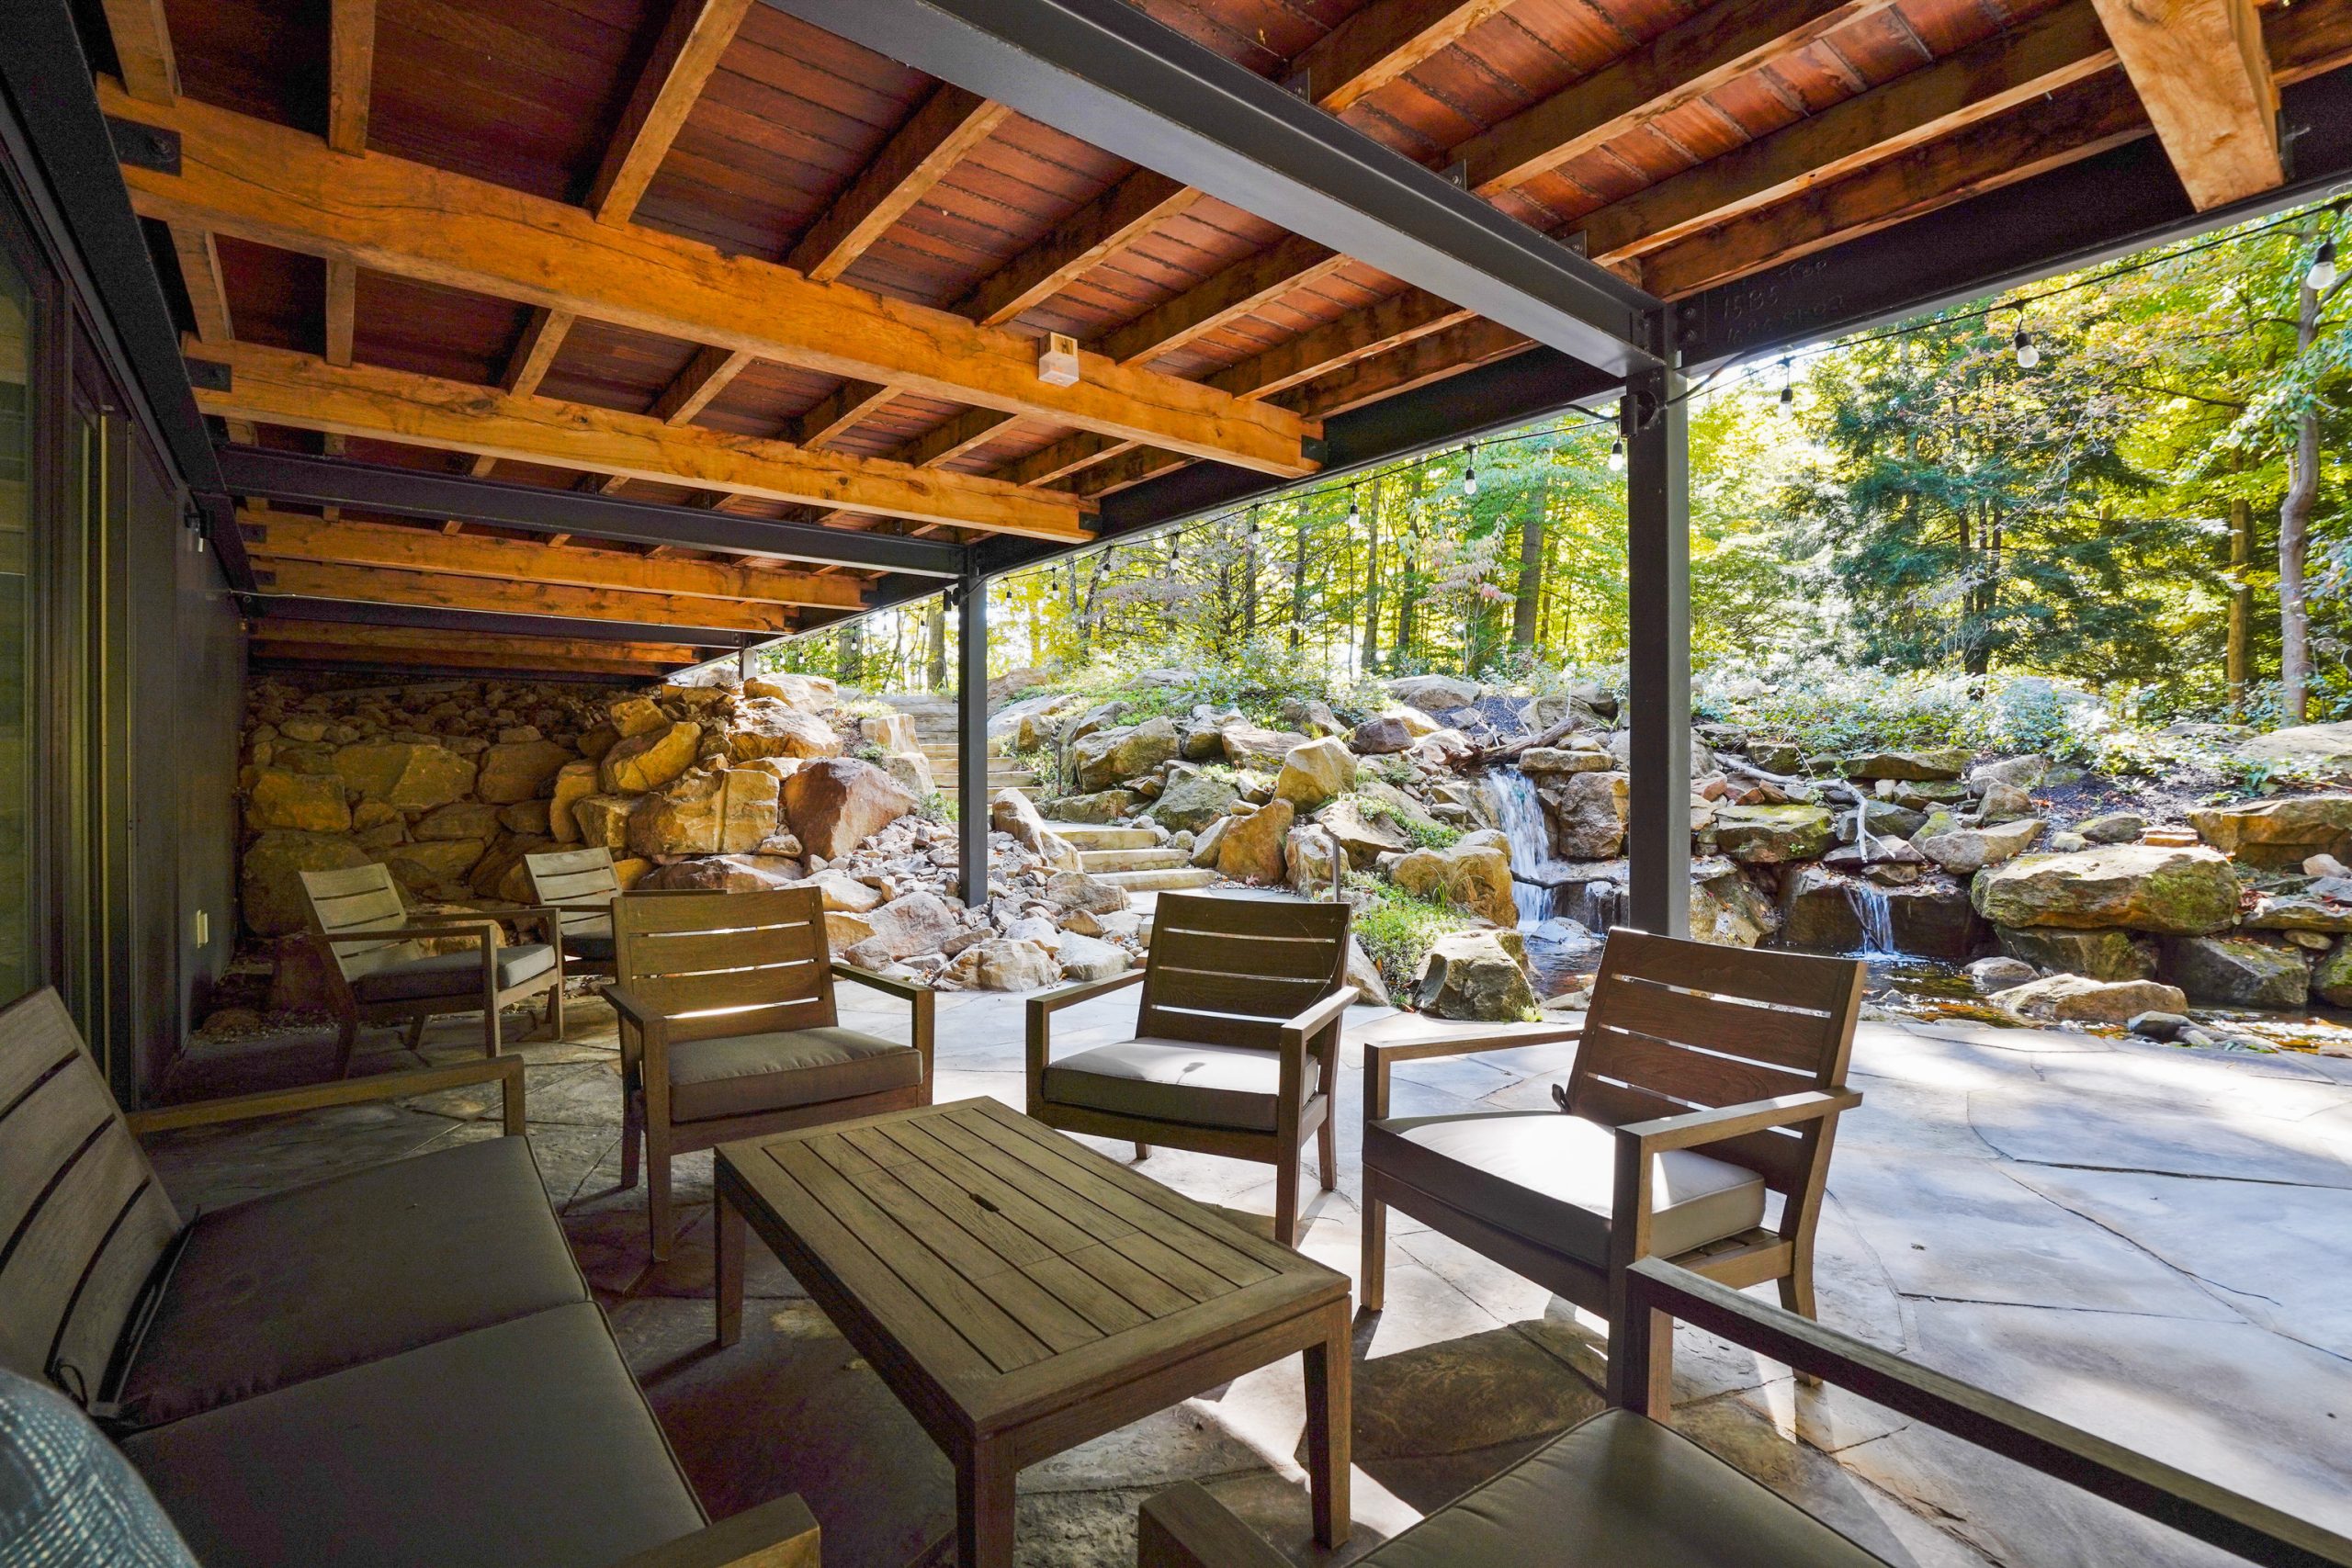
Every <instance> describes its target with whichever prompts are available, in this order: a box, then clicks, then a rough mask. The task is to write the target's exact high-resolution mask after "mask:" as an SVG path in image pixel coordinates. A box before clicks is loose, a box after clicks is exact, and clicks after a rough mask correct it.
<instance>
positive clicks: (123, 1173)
mask: <svg viewBox="0 0 2352 1568" xmlns="http://www.w3.org/2000/svg"><path fill="white" fill-rule="evenodd" d="M179 1228H180V1219H179V1215H178V1213H176V1212H175V1210H174V1209H173V1207H172V1201H171V1199H170V1198H169V1197H167V1196H165V1194H164V1189H163V1185H162V1184H161V1183H160V1182H158V1181H157V1180H156V1179H155V1172H154V1169H153V1167H151V1166H150V1165H149V1164H148V1163H147V1156H145V1155H144V1154H143V1153H141V1151H140V1147H139V1145H138V1143H137V1142H136V1141H135V1140H134V1139H133V1138H132V1137H131V1135H130V1128H129V1126H127V1125H126V1124H125V1123H124V1122H123V1119H122V1114H121V1112H120V1111H119V1110H117V1109H116V1106H115V1103H114V1096H113V1095H112V1094H111V1093H109V1092H108V1091H107V1086H106V1080H105V1079H104V1078H102V1077H99V1075H98V1069H97V1065H96V1063H94V1062H93V1061H91V1059H90V1054H89V1052H88V1050H87V1049H85V1047H84V1045H83V1043H82V1038H81V1035H80V1034H79V1032H76V1031H75V1029H74V1020H73V1018H72V1017H71V1016H70V1015H68V1014H67V1012H66V1010H65V1004H64V1003H63V1002H62V1001H61V1000H60V999H59V998H58V995H57V993H56V992H55V991H52V990H49V989H46V988H44V989H41V990H39V991H35V992H33V993H31V994H30V995H28V996H25V997H21V998H18V999H17V1001H15V1002H14V1003H12V1004H10V1006H9V1007H8V1008H7V1009H6V1010H5V1011H0V1366H6V1367H7V1368H8V1370H9V1371H14V1372H17V1373H21V1374H22V1375H24V1376H26V1377H29V1378H44V1377H46V1378H49V1379H51V1381H53V1382H56V1383H57V1384H58V1386H60V1387H62V1388H63V1389H64V1390H65V1391H66V1392H67V1393H70V1394H73V1395H74V1396H75V1397H76V1398H78V1399H80V1400H82V1401H83V1402H84V1403H85V1404H86V1403H88V1402H90V1401H92V1400H95V1399H98V1398H102V1397H105V1394H106V1391H107V1387H108V1384H107V1378H108V1375H109V1371H110V1369H109V1362H110V1361H111V1360H112V1359H113V1358H114V1356H115V1354H116V1352H117V1349H118V1348H119V1346H120V1345H121V1343H122V1340H123V1326H124V1325H125V1324H126V1323H127V1322H128V1321H129V1319H130V1314H131V1313H132V1311H133V1310H134V1309H135V1308H136V1307H137V1305H138V1303H139V1301H140V1297H141V1292H142V1290H143V1288H144V1287H145V1285H146V1283H147V1280H148V1279H149V1277H150V1276H151V1275H153V1272H154V1270H155V1266H156V1262H157V1260H158V1259H159V1258H162V1257H163V1255H164V1250H165V1249H166V1248H167V1247H170V1246H171V1244H172V1239H173V1237H174V1236H175V1235H178V1233H179Z"/></svg>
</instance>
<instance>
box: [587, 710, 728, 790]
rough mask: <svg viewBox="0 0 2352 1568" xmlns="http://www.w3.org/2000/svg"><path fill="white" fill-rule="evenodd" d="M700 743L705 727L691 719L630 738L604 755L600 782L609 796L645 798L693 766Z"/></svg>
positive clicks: (646, 731)
mask: <svg viewBox="0 0 2352 1568" xmlns="http://www.w3.org/2000/svg"><path fill="white" fill-rule="evenodd" d="M701 742H702V726H701V725H699V724H696V723H695V722H694V721H693V720H692V719H680V720H678V721H677V722H676V723H674V724H668V725H664V726H662V728H659V729H648V730H645V731H643V732H642V733H640V734H637V735H632V736H629V737H628V739H624V740H622V741H621V742H620V743H619V744H617V745H616V746H615V747H614V748H613V749H612V750H609V751H607V752H605V756H604V760H603V761H601V762H599V763H598V764H597V768H598V773H597V778H598V781H599V782H600V783H601V784H603V785H604V789H605V794H606V795H642V794H644V793H645V792H646V791H647V790H649V789H660V788H661V787H662V785H663V784H668V783H669V782H670V781H671V780H672V779H674V778H676V777H677V776H678V775H679V774H680V773H684V772H685V771H686V770H687V769H688V768H690V767H692V766H694V761H695V750H696V749H697V748H698V747H699V746H700V744H701Z"/></svg>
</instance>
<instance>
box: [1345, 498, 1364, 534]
mask: <svg viewBox="0 0 2352 1568" xmlns="http://www.w3.org/2000/svg"><path fill="white" fill-rule="evenodd" d="M1362 523H1363V502H1361V501H1359V500H1357V499H1356V492H1355V491H1348V526H1349V527H1351V528H1353V527H1356V526H1358V525H1361V524H1362Z"/></svg>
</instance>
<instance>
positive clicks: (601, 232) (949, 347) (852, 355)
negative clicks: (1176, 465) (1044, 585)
mask: <svg viewBox="0 0 2352 1568" xmlns="http://www.w3.org/2000/svg"><path fill="white" fill-rule="evenodd" d="M101 97H102V99H103V100H104V101H106V102H107V105H108V107H109V109H110V111H111V112H119V113H122V114H125V115H127V116H129V117H130V118H140V119H143V120H146V121H148V122H149V123H164V124H168V125H169V126H170V127H171V128H172V129H174V130H178V131H179V132H180V135H181V145H182V165H181V168H182V172H181V173H180V174H179V175H168V174H163V173H159V172H156V171H152V170H143V169H138V168H134V167H130V166H126V167H125V168H124V171H123V173H124V178H125V182H126V183H127V184H128V185H129V186H130V189H131V192H132V201H133V205H134V207H136V208H137V209H139V210H141V212H142V213H145V214H147V215H148V216H152V217H156V218H161V219H163V220H166V221H173V220H191V221H196V222H199V223H204V224H208V225H209V226H210V227H211V228H213V229H214V230H215V231H220V232H228V233H235V234H238V235H240V236H242V237H243V238H246V239H250V240H253V241H254V242H256V243H262V244H269V245H277V246H279V247H281V248H283V249H288V250H294V251H302V252H308V253H310V254H317V255H323V256H327V257H330V258H334V257H340V258H342V259H345V260H350V261H353V262H356V263H357V264H359V265H365V266H367V267H369V268H370V269H374V270H380V271H385V272H390V273H394V274H396V275H399V276H408V277H414V278H418V279H420V280H423V281H427V282H433V283H437V284H441V285H443V286H446V287H450V288H466V289H470V290H473V291H475V292H478V293H486V294H490V295H492V296H496V297H501V298H506V299H516V300H520V301H522V302H524V303H527V304H536V305H540V306H544V307H546V308H548V309H549V310H571V311H573V312H575V313H578V314H584V315H592V316H594V317H595V318H596V319H598V320H601V321H612V322H615V323H616V324H618V325H622V326H628V327H633V328H636V329H638V330H639V331H644V332H651V333H662V334H664V335H667V336H672V337H683V338H685V339H687V340H688V341H691V342H696V343H701V344H707V345H710V346H713V347H718V348H725V349H729V350H740V351H741V352H744V353H747V354H750V355H753V356H755V357H759V358H770V359H776V360H780V361H783V362H785V363H787V364H794V365H799V366H802V367H806V368H809V369H815V370H820V371H824V372H826V373H828V374H831V375H835V376H840V377H842V378H852V379H859V380H871V381H877V382H884V383H888V384H890V385H894V386H899V387H902V388H904V389H907V390H909V391H912V392H920V393H922V394H924V395H927V396H933V397H940V398H944V399H947V400H952V401H956V402H961V403H967V404H972V405H976V406H981V407H992V408H997V409H999V410H1001V411H1002V412H1008V413H1021V414H1024V415H1030V416H1034V417H1037V418H1040V419H1046V420H1050V421H1052V422H1054V423H1059V424H1065V425H1077V426H1080V427H1081V428H1087V429H1093V430H1098V431H1101V432H1103V433H1104V434H1114V435H1118V436H1122V437H1125V438H1130V439H1136V440H1144V441H1149V442H1151V443H1153V444H1154V445H1157V446H1163V447H1166V448H1168V449H1170V450H1181V451H1184V452H1186V453H1188V454H1189V455H1192V456H1195V457H1215V458H1216V459H1218V460H1219V461H1222V462H1227V463H1232V464H1236V465H1238V466H1239V467H1243V468H1255V469H1257V470H1259V471H1261V472H1267V473H1274V474H1280V475H1283V476H1286V477H1295V476H1297V475H1302V474H1306V473H1310V472H1312V471H1313V470H1314V468H1315V463H1314V462H1313V460H1312V459H1310V458H1308V457H1306V455H1305V451H1304V446H1303V443H1304V442H1305V441H1306V439H1307V438H1308V437H1309V436H1310V435H1312V434H1314V432H1313V431H1312V429H1311V428H1310V427H1309V426H1308V425H1307V424H1306V423H1305V422H1302V421H1300V420H1299V419H1298V418H1297V417H1296V416H1295V415H1293V414H1290V413H1288V412H1286V411H1283V410H1277V409H1273V408H1270V407H1268V406H1266V405H1264V404H1251V403H1243V402H1240V401H1238V400H1235V399H1232V398H1230V397H1227V396H1225V395H1224V394H1222V393H1219V392H1218V391H1216V389H1212V388H1206V387H1202V386H1199V385H1196V384H1194V383H1192V382H1187V381H1183V380H1180V379H1178V378H1174V377H1170V376H1161V375H1156V374H1154V373H1152V372H1149V371H1142V370H1136V369H1134V368H1132V367H1122V366H1118V365H1115V364H1113V363H1111V362H1110V361H1108V360H1105V359H1103V358H1102V357H1100V356H1099V355H1098V356H1092V357H1091V358H1088V359H1087V360H1085V361H1084V363H1083V364H1082V367H1081V373H1080V379H1079V381H1078V382H1077V383H1076V384H1075V385H1072V386H1068V387H1055V386H1052V385H1049V384H1047V383H1046V382H1044V381H1042V380H1040V379H1039V378H1038V375H1037V365H1036V345H1035V342H1034V340H1032V339H1030V338H1028V337H1026V336H1023V335H1022V334H1018V333H1009V332H1001V331H992V330H989V329H986V328H980V327H975V326H973V325H971V324H970V323H969V322H967V321H961V320H959V319H957V318H956V317H953V316H949V315H947V314H945V313H944V312H941V311H937V310H925V309H923V308H922V307H920V306H914V305H909V304H905V303H902V302H900V301H897V300H892V299H883V298H881V297H879V296H876V295H873V294H869V293H866V292H865V291H863V290H859V289H854V288H849V287H848V286H847V285H844V284H841V283H831V284H817V283H811V282H809V280H808V279H806V278H803V277H801V276H799V275H798V274H797V273H795V272H793V271H791V270H790V269H788V268H786V267H782V266H777V265H773V264H769V263H764V262H761V261H757V260H754V259H752V258H750V257H743V256H736V257H724V256H721V255H719V254H718V253H717V252H716V251H714V250H712V249H711V248H710V247H709V246H707V245H704V244H700V243H695V242H694V241H690V240H684V239H679V238H676V237H674V236H672V235H669V234H665V233H661V232H657V231H652V230H649V229H644V228H639V227H635V226H616V225H610V224H602V223H598V222H596V221H595V220H594V219H592V218H590V217H589V216H588V215H587V214H586V213H584V212H582V210H581V209H577V208H572V207H568V206H565V205H564V204H562V203H560V202H553V201H548V200H545V199H543V198H540V197H532V196H528V195H526V194H523V193H521V192H517V191H514V190H508V189H503V188H501V187H498V186H490V185H488V184H486V183H485V182H482V181H478V180H473V179H469V178H467V177H466V176H463V175H454V174H450V173H448V172H447V171H444V170H439V169H434V168H430V167H428V166H426V165H424V164H413V163H410V162H408V161H406V160H403V159H399V158H393V157H390V156H387V155H385V154H382V153H377V154H374V155H372V156H369V157H368V158H365V159H356V158H346V157H344V156H343V155H341V154H338V153H335V152H332V151H330V150H329V149H328V148H327V147H326V145H325V143H324V142H322V141H319V140H318V139H316V138H313V137H308V136H304V135H302V134H301V133H300V132H298V131H292V130H287V129H285V128H283V127H278V126H272V125H268V124H266V123H264V122H262V121H258V120H254V119H252V118H249V117H246V116H243V115H239V114H235V113H232V112H231V111H227V110H222V109H217V108H213V107H209V106H207V105H201V104H197V103H194V102H192V101H189V100H187V99H182V100H181V101H180V102H179V103H177V104H176V105H174V106H170V107H162V106H154V105H143V104H138V103H135V102H133V101H132V100H130V98H129V97H128V96H126V95H124V94H123V93H122V92H121V90H120V89H119V87H117V86H116V85H114V84H113V83H111V82H106V83H102V84H101ZM420 213H427V214H431V215H432V216H430V217H429V218H425V219H420V218H419V217H418V214H420Z"/></svg>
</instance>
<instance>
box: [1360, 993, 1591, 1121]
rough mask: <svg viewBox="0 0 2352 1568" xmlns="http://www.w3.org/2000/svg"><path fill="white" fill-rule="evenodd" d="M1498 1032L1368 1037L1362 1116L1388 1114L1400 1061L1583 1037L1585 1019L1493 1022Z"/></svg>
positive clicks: (1520, 1047) (1369, 1118) (1373, 1117)
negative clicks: (1392, 1077)
mask: <svg viewBox="0 0 2352 1568" xmlns="http://www.w3.org/2000/svg"><path fill="white" fill-rule="evenodd" d="M1512 1028H1517V1029H1518V1030H1519V1032H1518V1033H1516V1034H1506V1033H1502V1032H1500V1031H1503V1030H1507V1029H1512ZM1494 1029H1495V1030H1496V1031H1497V1032H1493V1033H1487V1034H1481V1033H1479V1032H1477V1031H1476V1030H1466V1031H1464V1032H1463V1033H1462V1034H1461V1035H1460V1036H1459V1037H1458V1038H1453V1039H1440V1040H1398V1041H1394V1042H1381V1041H1376V1040H1366V1041H1364V1042H1363V1085H1364V1093H1363V1119H1364V1122H1366V1124H1367V1125H1368V1124H1370V1123H1372V1122H1378V1121H1381V1120H1383V1119H1384V1118H1385V1117H1386V1116H1387V1114H1388V1075H1389V1069H1390V1068H1392V1067H1394V1066H1396V1065H1397V1063H1399V1062H1419V1061H1425V1060H1427V1059H1428V1058H1430V1057H1432V1056H1474V1055H1478V1054H1479V1053H1480V1052H1482V1051H1521V1050H1524V1049H1526V1048H1527V1047H1528V1046H1530V1045H1551V1044H1556V1043H1559V1042H1560V1041H1563V1040H1580V1039H1582V1038H1583V1037H1584V1020H1583V1019H1581V1018H1576V1019H1566V1020H1562V1021H1558V1022H1557V1023H1553V1024H1542V1025H1539V1024H1518V1025H1512V1024H1505V1023H1498V1024H1496V1025H1495V1026H1494Z"/></svg>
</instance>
